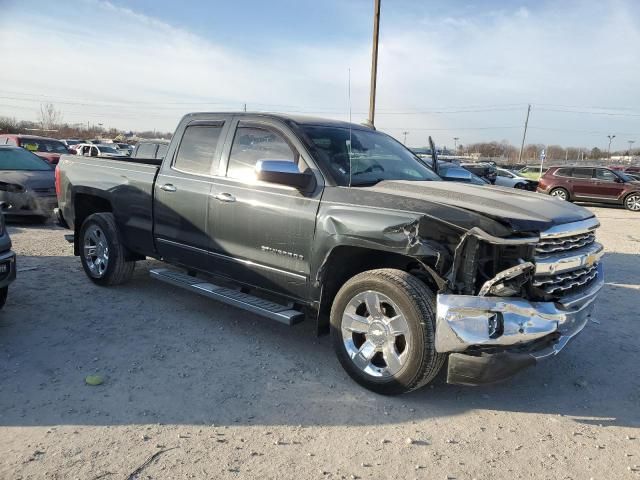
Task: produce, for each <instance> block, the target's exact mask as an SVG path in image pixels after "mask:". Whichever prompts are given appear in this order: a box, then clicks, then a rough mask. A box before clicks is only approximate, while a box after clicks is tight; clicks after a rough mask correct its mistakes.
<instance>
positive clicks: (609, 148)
mask: <svg viewBox="0 0 640 480" xmlns="http://www.w3.org/2000/svg"><path fill="white" fill-rule="evenodd" d="M607 138H608V139H609V146H608V147H607V160H609V161H611V141H612V140H613V139H614V138H616V136H615V135H607Z"/></svg>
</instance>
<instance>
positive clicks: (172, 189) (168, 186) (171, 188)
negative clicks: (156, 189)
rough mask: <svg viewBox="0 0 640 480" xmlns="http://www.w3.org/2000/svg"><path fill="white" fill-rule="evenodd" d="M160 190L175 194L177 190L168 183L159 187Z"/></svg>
mask: <svg viewBox="0 0 640 480" xmlns="http://www.w3.org/2000/svg"><path fill="white" fill-rule="evenodd" d="M160 189H161V190H164V191H165V192H175V191H176V190H177V188H176V187H174V186H173V185H172V184H170V183H165V184H164V185H162V186H161V187H160Z"/></svg>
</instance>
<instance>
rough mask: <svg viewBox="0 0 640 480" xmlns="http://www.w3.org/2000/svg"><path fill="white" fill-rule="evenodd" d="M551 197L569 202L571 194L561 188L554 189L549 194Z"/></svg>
mask: <svg viewBox="0 0 640 480" xmlns="http://www.w3.org/2000/svg"><path fill="white" fill-rule="evenodd" d="M549 195H551V196H552V197H556V198H559V199H560V200H569V192H568V191H567V190H565V189H564V188H561V187H558V188H554V189H553V190H551V192H549Z"/></svg>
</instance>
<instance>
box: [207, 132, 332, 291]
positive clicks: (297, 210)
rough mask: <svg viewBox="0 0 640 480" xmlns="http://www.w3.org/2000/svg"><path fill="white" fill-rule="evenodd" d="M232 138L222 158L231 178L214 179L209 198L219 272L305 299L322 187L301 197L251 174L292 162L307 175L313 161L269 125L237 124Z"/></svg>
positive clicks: (288, 136) (319, 185) (213, 254)
mask: <svg viewBox="0 0 640 480" xmlns="http://www.w3.org/2000/svg"><path fill="white" fill-rule="evenodd" d="M230 136H231V135H230ZM231 138H232V142H233V143H232V146H231V147H230V152H229V153H228V154H226V155H223V158H225V157H226V156H228V157H229V158H228V162H227V163H228V165H229V168H228V172H229V175H230V176H228V177H218V178H216V179H215V183H214V185H213V188H212V190H211V195H210V197H209V205H210V206H209V217H210V219H211V221H210V224H212V225H213V232H214V235H213V245H212V249H211V252H212V256H213V260H214V262H215V269H216V270H217V271H219V272H221V273H224V274H226V275H229V276H232V277H233V278H235V279H237V280H240V281H243V282H245V283H249V284H252V285H256V286H259V287H261V288H265V289H268V290H271V291H274V292H278V293H283V294H286V295H289V296H292V297H296V298H305V297H306V296H307V289H308V282H309V259H310V257H311V249H312V244H313V237H314V234H315V222H316V214H317V211H318V206H319V203H320V196H321V193H322V185H321V183H320V182H318V183H317V185H316V188H315V191H314V192H311V193H302V192H300V191H298V190H296V189H295V188H293V187H288V186H283V185H275V184H270V183H266V182H261V181H257V180H255V176H254V175H253V174H252V172H253V168H254V166H255V163H256V162H257V161H258V160H262V159H269V160H288V161H292V162H294V163H296V164H297V165H298V167H299V169H300V170H301V171H306V170H307V168H308V167H307V165H309V163H308V162H309V161H310V160H309V159H306V160H305V159H303V158H302V157H301V156H300V154H299V153H298V152H299V151H301V147H300V145H299V142H298V140H297V139H296V138H295V137H293V135H291V134H290V133H288V132H287V131H286V130H285V129H282V128H278V127H277V126H274V125H273V124H271V123H270V122H268V121H263V122H259V123H258V124H256V123H252V124H251V125H247V124H239V125H238V128H237V129H236V131H235V133H234V135H232V136H231ZM228 149H229V147H228ZM232 176H236V177H237V178H232ZM320 180H321V179H320Z"/></svg>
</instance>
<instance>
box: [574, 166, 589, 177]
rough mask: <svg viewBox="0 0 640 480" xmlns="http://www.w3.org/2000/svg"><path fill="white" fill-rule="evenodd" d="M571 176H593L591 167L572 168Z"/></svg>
mask: <svg viewBox="0 0 640 480" xmlns="http://www.w3.org/2000/svg"><path fill="white" fill-rule="evenodd" d="M572 177H573V178H591V177H593V168H574V169H573V175H572Z"/></svg>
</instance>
